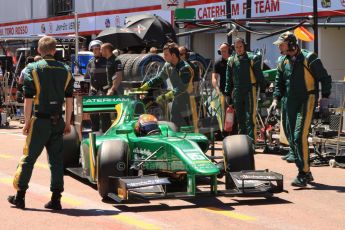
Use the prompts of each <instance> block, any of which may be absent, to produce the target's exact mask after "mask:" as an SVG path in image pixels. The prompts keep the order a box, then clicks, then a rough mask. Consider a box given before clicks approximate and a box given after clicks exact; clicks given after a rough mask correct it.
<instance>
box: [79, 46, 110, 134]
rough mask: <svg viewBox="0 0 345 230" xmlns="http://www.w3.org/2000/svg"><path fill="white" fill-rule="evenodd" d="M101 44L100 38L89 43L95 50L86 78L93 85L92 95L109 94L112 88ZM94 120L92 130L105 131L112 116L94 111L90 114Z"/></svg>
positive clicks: (92, 120)
mask: <svg viewBox="0 0 345 230" xmlns="http://www.w3.org/2000/svg"><path fill="white" fill-rule="evenodd" d="M101 45H103V43H102V42H101V41H99V40H93V41H91V42H90V44H89V50H90V51H92V52H93V55H94V57H93V58H92V59H90V61H89V63H88V64H87V66H86V74H85V77H86V78H90V82H91V86H90V91H89V95H90V96H97V95H99V96H101V95H107V94H108V90H109V89H110V86H109V83H108V78H107V59H105V58H104V57H102V55H101ZM90 118H91V122H92V131H93V132H98V131H99V129H100V123H101V130H102V132H103V133H104V132H105V131H107V130H108V129H109V127H110V125H111V118H110V114H109V113H101V114H99V113H93V114H90Z"/></svg>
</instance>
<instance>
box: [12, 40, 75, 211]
mask: <svg viewBox="0 0 345 230" xmlns="http://www.w3.org/2000/svg"><path fill="white" fill-rule="evenodd" d="M38 52H39V53H41V55H42V57H43V59H42V60H40V61H38V62H35V63H31V64H29V65H28V66H27V71H26V72H25V76H24V87H23V88H24V98H25V99H24V118H25V125H24V128H23V134H24V135H26V136H27V137H26V142H25V145H24V149H23V157H22V158H21V160H20V162H19V164H18V167H17V171H16V173H15V176H14V180H13V186H14V188H15V189H16V190H17V194H16V195H15V196H9V197H8V201H9V202H10V203H11V204H13V205H15V206H16V207H17V208H21V209H24V208H25V192H26V190H27V189H28V187H29V186H28V184H29V181H30V178H31V175H32V170H33V167H34V164H35V162H36V160H37V158H38V157H39V156H40V154H41V152H42V150H43V148H44V147H46V150H47V153H48V161H49V165H50V171H51V182H50V190H51V191H52V197H51V201H49V202H48V203H47V204H46V205H45V208H48V209H54V210H60V209H61V208H62V207H61V202H60V199H61V193H62V192H63V190H64V182H63V174H64V170H63V153H62V145H63V134H64V133H69V132H70V131H71V125H70V122H71V116H72V108H73V97H72V96H73V95H72V94H73V84H74V80H73V77H72V74H71V72H70V70H69V68H68V66H66V65H64V64H63V63H61V62H58V61H56V60H55V59H54V54H55V52H56V40H55V39H54V38H53V37H49V36H45V37H43V38H41V39H40V40H39V41H38ZM65 98H66V105H65V121H64V119H63V117H62V106H63V104H64V99H65ZM32 108H34V111H32ZM32 112H33V113H32ZM32 114H33V115H32Z"/></svg>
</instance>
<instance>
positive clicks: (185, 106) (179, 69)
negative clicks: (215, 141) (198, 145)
mask: <svg viewBox="0 0 345 230" xmlns="http://www.w3.org/2000/svg"><path fill="white" fill-rule="evenodd" d="M163 55H164V60H165V61H166V63H165V64H164V66H163V68H162V70H161V71H160V72H159V73H158V75H157V76H156V77H154V78H152V79H151V80H149V81H148V82H147V83H145V84H144V85H142V86H141V87H140V88H139V89H138V90H141V91H146V90H148V89H149V88H151V87H153V86H155V85H160V84H162V83H163V81H165V80H167V79H168V78H169V79H170V81H171V84H172V87H173V89H172V90H171V91H170V92H168V93H166V94H163V95H160V96H159V97H157V102H158V103H162V102H164V101H171V100H172V106H171V121H172V122H174V123H175V124H176V126H177V127H181V126H191V125H193V126H194V130H196V131H197V114H196V103H195V98H194V95H193V77H194V73H193V69H192V67H190V66H189V65H188V63H187V62H185V61H183V60H181V59H180V52H179V50H178V46H177V44H176V43H167V44H166V45H165V46H164V47H163Z"/></svg>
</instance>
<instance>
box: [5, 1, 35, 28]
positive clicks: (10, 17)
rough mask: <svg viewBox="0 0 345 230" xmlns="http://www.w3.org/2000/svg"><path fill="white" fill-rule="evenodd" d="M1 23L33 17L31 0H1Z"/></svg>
mask: <svg viewBox="0 0 345 230" xmlns="http://www.w3.org/2000/svg"><path fill="white" fill-rule="evenodd" d="M0 6H1V7H0V23H4V22H13V21H22V20H28V19H31V0H20V1H18V0H17V1H14V0H10V1H9V0H0Z"/></svg>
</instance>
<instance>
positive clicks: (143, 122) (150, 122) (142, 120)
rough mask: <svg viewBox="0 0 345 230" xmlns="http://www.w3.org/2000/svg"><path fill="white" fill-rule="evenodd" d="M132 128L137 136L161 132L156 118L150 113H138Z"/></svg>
mask: <svg viewBox="0 0 345 230" xmlns="http://www.w3.org/2000/svg"><path fill="white" fill-rule="evenodd" d="M134 129H135V133H136V134H137V135H138V136H147V135H152V134H159V133H160V132H161V130H160V129H159V126H158V120H157V118H156V117H155V116H153V115H151V114H142V115H140V117H139V119H138V121H137V123H136V124H135V128H134Z"/></svg>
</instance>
